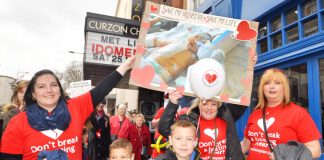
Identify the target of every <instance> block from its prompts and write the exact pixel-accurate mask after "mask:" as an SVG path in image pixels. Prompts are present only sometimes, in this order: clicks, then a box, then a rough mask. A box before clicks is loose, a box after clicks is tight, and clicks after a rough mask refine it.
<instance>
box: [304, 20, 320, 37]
mask: <svg viewBox="0 0 324 160" xmlns="http://www.w3.org/2000/svg"><path fill="white" fill-rule="evenodd" d="M317 24H318V23H317V17H316V18H314V19H312V20H310V21H307V22H305V23H303V27H304V37H308V36H310V35H312V34H315V33H317V32H318V25H317Z"/></svg>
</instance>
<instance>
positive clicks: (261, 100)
mask: <svg viewBox="0 0 324 160" xmlns="http://www.w3.org/2000/svg"><path fill="white" fill-rule="evenodd" d="M273 80H278V81H279V82H280V83H281V84H282V85H283V87H284V97H283V100H282V103H284V104H286V105H287V104H289V103H290V89H289V82H288V79H287V77H286V75H285V74H284V72H283V71H282V70H280V69H276V68H270V69H268V70H266V71H265V72H264V73H263V75H262V76H261V80H260V84H259V88H258V104H257V105H256V107H255V109H264V108H265V107H266V106H267V105H268V102H267V99H266V97H265V95H264V93H263V86H264V85H265V84H266V83H267V82H269V81H273Z"/></svg>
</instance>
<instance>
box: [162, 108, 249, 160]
mask: <svg viewBox="0 0 324 160" xmlns="http://www.w3.org/2000/svg"><path fill="white" fill-rule="evenodd" d="M177 109H178V105H176V104H173V103H171V102H169V103H168V105H167V107H166V108H165V110H164V112H163V114H162V117H161V119H160V121H159V125H158V130H159V132H160V134H161V135H162V136H163V137H168V135H169V134H170V131H171V128H170V127H171V125H172V124H173V123H174V117H175V114H176V112H177ZM245 109H246V107H245V106H240V105H234V104H223V106H221V107H219V108H218V111H217V117H219V118H221V119H223V120H224V121H225V122H226V124H227V127H226V154H225V157H226V159H227V160H244V155H243V153H242V149H241V145H240V141H239V139H238V135H237V131H236V127H235V121H236V120H238V119H239V118H240V116H241V115H242V114H243V113H244V111H245ZM199 114H200V113H199V108H198V107H197V108H195V109H193V110H192V111H191V112H190V113H189V114H188V115H187V114H185V115H181V116H179V119H186V120H189V121H191V122H192V123H193V124H194V125H195V126H197V122H198V117H199ZM199 135H200V134H199V133H198V136H199Z"/></svg>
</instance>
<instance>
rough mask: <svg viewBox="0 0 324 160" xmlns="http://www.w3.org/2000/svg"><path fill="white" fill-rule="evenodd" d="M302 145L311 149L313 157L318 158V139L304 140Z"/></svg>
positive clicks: (319, 154) (319, 149)
mask: <svg viewBox="0 0 324 160" xmlns="http://www.w3.org/2000/svg"><path fill="white" fill-rule="evenodd" d="M304 145H305V146H306V147H307V148H308V149H309V150H310V151H311V153H312V156H313V158H319V157H320V156H321V146H320V142H319V140H313V141H310V142H306V143H304Z"/></svg>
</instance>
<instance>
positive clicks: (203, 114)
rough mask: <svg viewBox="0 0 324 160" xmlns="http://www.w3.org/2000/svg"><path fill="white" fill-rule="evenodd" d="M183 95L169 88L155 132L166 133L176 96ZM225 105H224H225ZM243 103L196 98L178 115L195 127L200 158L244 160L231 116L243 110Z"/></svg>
mask: <svg viewBox="0 0 324 160" xmlns="http://www.w3.org/2000/svg"><path fill="white" fill-rule="evenodd" d="M182 96H183V95H182V94H181V93H180V92H177V91H170V92H169V103H168V105H167V107H166V108H165V110H164V113H163V115H162V117H161V119H160V122H159V127H158V129H159V132H160V133H161V135H163V136H164V137H168V136H169V135H170V132H171V125H172V124H174V121H175V115H176V113H177V109H178V106H179V104H178V99H179V98H181V97H182ZM225 105H227V106H225ZM245 109H246V107H245V106H239V105H230V104H224V105H222V103H221V102H220V101H217V100H214V99H208V100H202V99H200V98H196V99H195V100H194V102H193V103H192V105H191V107H190V108H189V110H188V112H187V114H185V115H180V116H179V117H178V119H180V120H181V119H182V120H189V121H191V122H192V123H193V124H194V125H195V126H196V127H197V132H198V133H197V135H198V142H199V143H198V149H199V151H200V153H201V158H202V159H204V160H207V159H222V160H224V159H233V160H234V159H235V160H244V155H243V153H242V151H241V146H240V141H239V139H238V135H237V132H236V128H235V120H237V119H239V117H240V116H241V115H242V114H243V113H244V111H245Z"/></svg>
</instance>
